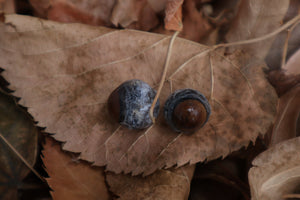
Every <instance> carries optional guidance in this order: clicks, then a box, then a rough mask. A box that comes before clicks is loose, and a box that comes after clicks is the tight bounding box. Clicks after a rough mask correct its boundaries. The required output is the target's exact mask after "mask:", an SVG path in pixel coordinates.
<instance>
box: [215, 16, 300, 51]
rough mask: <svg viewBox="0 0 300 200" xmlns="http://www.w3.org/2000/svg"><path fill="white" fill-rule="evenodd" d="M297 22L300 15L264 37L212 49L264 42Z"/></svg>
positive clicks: (221, 45)
mask: <svg viewBox="0 0 300 200" xmlns="http://www.w3.org/2000/svg"><path fill="white" fill-rule="evenodd" d="M298 20H300V15H297V16H296V17H294V18H293V19H291V20H290V21H288V22H287V23H285V24H284V25H283V26H281V27H279V28H278V29H276V30H275V31H273V32H271V33H269V34H267V35H264V36H261V37H258V38H253V39H249V40H242V41H237V42H231V43H225V44H217V45H214V46H213V49H216V48H219V47H229V46H235V45H243V44H250V43H255V42H260V41H262V40H266V39H268V38H271V37H273V36H275V35H277V34H278V33H280V32H281V31H284V30H285V29H287V28H288V27H289V26H291V25H293V24H294V23H297V21H298Z"/></svg>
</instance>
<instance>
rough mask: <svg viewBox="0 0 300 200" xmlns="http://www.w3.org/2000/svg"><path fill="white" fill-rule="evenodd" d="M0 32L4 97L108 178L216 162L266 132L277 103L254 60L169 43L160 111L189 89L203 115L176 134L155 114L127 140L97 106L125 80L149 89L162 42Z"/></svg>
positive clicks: (24, 28)
mask: <svg viewBox="0 0 300 200" xmlns="http://www.w3.org/2000/svg"><path fill="white" fill-rule="evenodd" d="M6 18H7V24H6V25H4V26H2V28H1V30H2V31H1V32H0V54H1V55H2V56H1V58H0V66H1V67H3V68H4V69H5V72H4V73H3V76H4V77H5V78H6V79H7V80H8V81H9V82H10V83H11V86H10V88H11V89H13V90H15V92H14V95H15V96H18V97H21V101H20V103H21V104H22V105H24V106H26V107H28V111H29V112H30V113H31V114H32V115H33V116H34V118H35V119H36V120H37V121H39V126H44V127H46V131H47V132H50V133H54V135H53V137H54V138H55V139H56V140H59V141H63V142H65V144H64V146H63V149H64V150H68V151H72V152H80V153H81V154H80V158H81V159H84V160H87V161H90V162H93V164H94V165H97V166H104V165H106V168H107V170H110V171H114V172H116V173H119V172H122V171H123V172H125V173H129V172H132V173H133V174H134V175H135V174H140V173H144V174H150V173H152V172H153V171H155V170H156V169H160V168H163V167H166V168H169V167H171V166H173V165H178V166H182V165H184V164H186V163H196V162H199V161H204V160H205V159H208V160H211V159H214V158H217V157H220V156H226V155H228V154H229V153H230V152H231V151H234V150H237V149H239V148H241V147H242V146H247V145H248V143H249V141H254V140H255V138H256V137H257V135H258V134H259V133H261V134H263V133H265V132H266V130H267V128H268V127H269V126H270V124H271V122H272V120H273V118H274V114H275V109H276V101H277V97H276V95H275V93H274V91H273V89H272V87H271V86H270V85H269V84H268V82H267V81H266V80H265V78H264V73H263V72H262V67H263V66H264V65H263V64H262V63H259V61H256V62H255V63H254V62H251V63H248V62H244V58H247V59H245V60H250V59H248V57H247V54H246V53H245V52H243V51H236V52H235V53H234V54H231V55H227V56H226V55H224V54H223V52H222V50H220V51H212V50H211V49H210V48H209V47H207V46H203V45H200V44H197V43H194V42H191V41H188V40H184V39H180V38H178V39H176V40H175V43H174V47H173V51H172V56H171V62H170V66H169V69H168V74H167V77H168V80H169V81H168V82H166V83H165V86H164V88H163V91H162V93H161V96H160V102H161V107H162V105H163V103H164V102H165V100H166V98H167V97H168V96H169V95H170V94H171V92H172V91H174V90H176V89H180V88H193V89H197V90H199V91H201V92H202V93H203V94H204V95H205V96H206V97H207V98H209V101H210V105H211V107H212V115H211V117H210V119H209V121H208V123H207V124H206V125H205V126H204V127H203V128H202V129H201V130H199V131H198V132H196V133H195V134H193V135H183V134H177V133H175V132H173V131H171V130H170V128H169V127H167V125H166V123H165V122H164V120H163V117H162V115H160V116H159V117H158V120H157V123H156V124H155V125H154V126H153V127H152V128H149V129H147V130H143V131H132V130H128V129H126V128H125V127H120V126H119V125H118V124H117V123H114V122H113V120H111V119H110V117H109V116H110V115H109V113H108V109H107V105H106V101H107V98H108V96H109V94H110V92H111V91H113V89H114V88H116V87H117V86H118V85H119V84H120V83H122V82H123V81H126V80H129V79H134V78H135V79H141V80H144V81H145V82H147V83H149V84H150V85H151V86H153V87H156V86H157V84H158V83H159V81H160V78H161V73H162V71H163V64H164V62H165V57H166V53H167V47H168V43H169V39H170V37H169V36H165V35H159V34H151V33H145V32H139V31H132V30H121V31H120V30H111V29H107V28H102V27H99V28H95V27H90V26H87V25H80V24H69V25H66V24H60V23H55V22H51V21H43V20H40V19H36V18H32V17H25V16H17V15H9V16H7V17H6Z"/></svg>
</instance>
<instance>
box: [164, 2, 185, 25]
mask: <svg viewBox="0 0 300 200" xmlns="http://www.w3.org/2000/svg"><path fill="white" fill-rule="evenodd" d="M182 4H183V0H169V1H167V3H166V9H165V14H166V16H165V29H166V30H172V31H181V30H182Z"/></svg>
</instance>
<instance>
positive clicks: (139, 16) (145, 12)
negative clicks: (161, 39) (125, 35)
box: [110, 0, 159, 31]
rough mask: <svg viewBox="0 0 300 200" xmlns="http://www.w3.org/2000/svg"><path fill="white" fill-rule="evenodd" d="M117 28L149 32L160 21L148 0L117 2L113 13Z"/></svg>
mask: <svg viewBox="0 0 300 200" xmlns="http://www.w3.org/2000/svg"><path fill="white" fill-rule="evenodd" d="M110 20H111V22H112V23H113V24H114V25H115V26H119V25H120V26H122V27H127V28H134V29H139V30H145V31H148V30H150V29H151V28H153V27H155V26H156V25H157V24H158V23H159V21H158V18H157V16H156V13H155V12H154V10H153V9H152V7H151V6H150V4H149V3H148V1H147V0H117V1H116V4H115V5H114V8H113V10H112V13H111V18H110Z"/></svg>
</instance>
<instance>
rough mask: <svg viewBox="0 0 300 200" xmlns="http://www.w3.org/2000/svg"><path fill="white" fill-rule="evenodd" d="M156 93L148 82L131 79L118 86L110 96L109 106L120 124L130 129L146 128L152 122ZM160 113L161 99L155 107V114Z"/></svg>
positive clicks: (155, 115)
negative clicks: (152, 107) (150, 113)
mask: <svg viewBox="0 0 300 200" xmlns="http://www.w3.org/2000/svg"><path fill="white" fill-rule="evenodd" d="M155 95H156V91H155V90H153V89H152V88H151V87H150V86H149V85H148V84H147V83H145V82H143V81H141V80H137V79H134V80H129V81H126V82H124V83H122V84H121V85H120V86H119V87H117V88H116V89H115V90H114V91H113V92H112V93H111V94H110V96H109V98H108V108H109V111H110V113H111V114H112V116H113V117H114V118H115V119H116V121H118V122H119V123H120V124H122V125H124V126H126V127H128V128H130V129H144V128H147V127H149V126H150V125H151V124H152V120H151V118H150V115H149V111H150V107H151V104H152V102H153V100H154V97H155ZM158 113H159V101H157V102H156V104H155V107H154V112H153V116H154V117H157V116H158Z"/></svg>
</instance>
